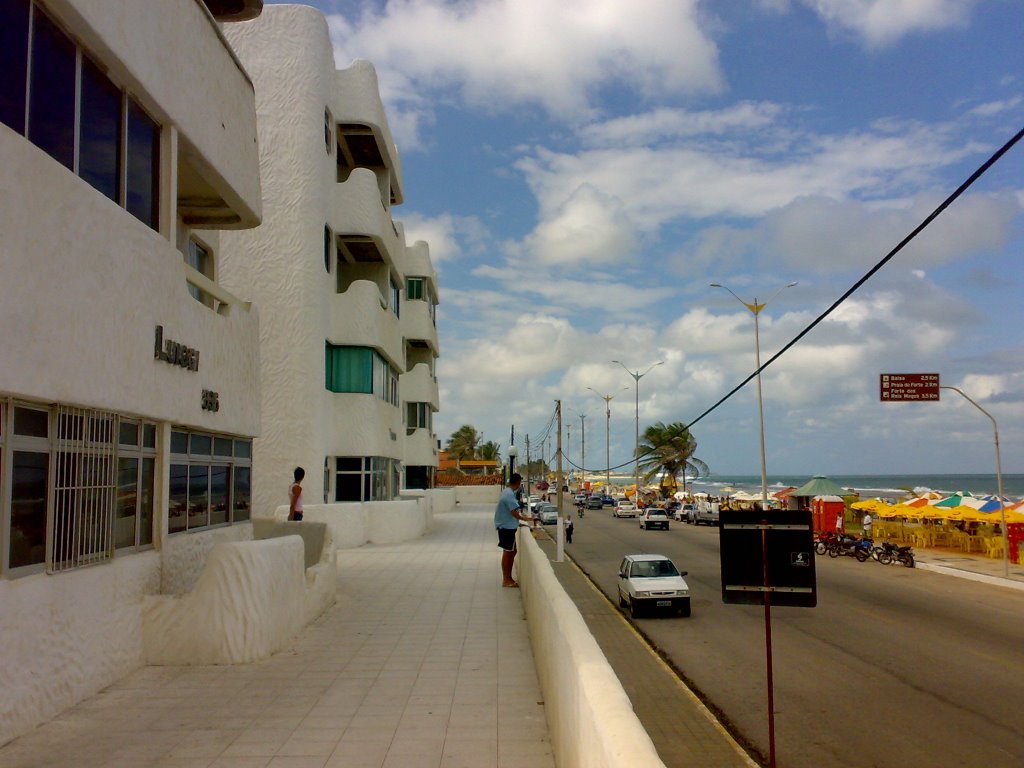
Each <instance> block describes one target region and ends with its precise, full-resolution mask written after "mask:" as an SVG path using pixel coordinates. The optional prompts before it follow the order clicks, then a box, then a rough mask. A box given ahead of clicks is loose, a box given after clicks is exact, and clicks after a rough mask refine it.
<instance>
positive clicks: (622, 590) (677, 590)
mask: <svg viewBox="0 0 1024 768" xmlns="http://www.w3.org/2000/svg"><path fill="white" fill-rule="evenodd" d="M684 576H686V571H683V572H682V573H680V572H679V569H677V568H676V566H675V564H674V563H673V562H672V561H671V560H669V559H668V558H667V557H665V556H664V555H626V556H625V557H624V558H622V563H621V564H620V565H619V584H618V593H619V605H620V606H622V607H623V608H629V614H630V616H633V617H634V618H635V617H636V616H638V615H639V614H640V612H641V611H643V610H644V609H646V608H667V609H669V610H672V611H679V613H680V615H682V616H689V615H690V587H689V585H688V584H687V583H686V579H684V578H683V577H684Z"/></svg>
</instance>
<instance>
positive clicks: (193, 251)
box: [185, 239, 214, 307]
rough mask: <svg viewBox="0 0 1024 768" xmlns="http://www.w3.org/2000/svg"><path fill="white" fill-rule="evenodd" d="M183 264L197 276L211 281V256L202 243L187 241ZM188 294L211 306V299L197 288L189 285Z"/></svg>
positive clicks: (192, 240)
mask: <svg viewBox="0 0 1024 768" xmlns="http://www.w3.org/2000/svg"><path fill="white" fill-rule="evenodd" d="M185 263H186V264H188V265H189V266H190V267H192V269H194V270H196V272H198V273H199V274H201V275H203V276H205V277H208V278H210V279H211V280H213V274H214V272H213V254H212V253H210V249H209V248H207V247H205V246H204V245H203V244H202V243H200V242H198V241H196V240H194V239H190V240H189V241H188V253H187V254H186V256H185ZM188 292H189V293H190V294H192V298H193V299H195V300H196V301H199V302H202V303H203V304H206V305H207V306H209V307H212V306H213V302H214V299H213V297H212V296H210V295H208V294H207V293H206V292H205V291H204V290H202V289H201V288H199V287H198V286H195V285H192V284H191V283H189V285H188Z"/></svg>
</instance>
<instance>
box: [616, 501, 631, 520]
mask: <svg viewBox="0 0 1024 768" xmlns="http://www.w3.org/2000/svg"><path fill="white" fill-rule="evenodd" d="M612 516H613V517H636V507H634V506H633V502H631V501H620V502H618V503H617V504H616V505H615V509H614V510H613V511H612Z"/></svg>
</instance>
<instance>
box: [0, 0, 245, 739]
mask: <svg viewBox="0 0 1024 768" xmlns="http://www.w3.org/2000/svg"><path fill="white" fill-rule="evenodd" d="M261 5H262V3H260V2H258V0H237V1H236V2H231V3H219V4H218V3H215V2H213V0H211V1H210V4H209V7H208V6H207V5H206V4H204V3H202V2H199V1H198V0H162V1H161V2H159V3H138V2H120V3H114V2H99V1H97V0H31V2H30V0H3V2H0V41H2V42H0V73H2V76H0V187H2V200H3V203H2V205H0V328H3V334H2V340H0V575H2V578H0V614H2V616H3V619H2V620H3V624H4V627H5V629H4V633H3V636H4V642H3V643H2V644H0V690H2V691H3V692H4V693H3V697H4V706H3V707H0V743H3V742H5V741H7V740H9V739H10V738H12V737H13V736H15V735H17V734H18V733H20V732H24V731H25V730H27V729H28V728H30V727H32V726H33V725H35V724H36V723H39V722H41V721H43V720H45V719H47V718H49V717H52V716H53V715H55V714H57V713H58V712H60V711H61V710H63V709H64V708H66V707H68V706H70V705H71V704H73V703H75V702H76V701H78V700H80V699H82V698H84V697H86V696H88V695H91V694H93V693H95V692H97V691H98V690H99V689H101V688H102V687H104V686H106V685H109V684H110V683H111V682H113V681H114V680H116V679H117V678H118V677H120V676H121V675H123V674H125V673H126V672H128V671H130V670H131V669H133V668H135V667H137V666H139V665H140V664H141V663H142V659H143V651H142V639H141V626H140V625H141V604H142V598H143V596H144V595H147V594H153V593H156V592H161V591H163V592H177V591H182V590H186V589H188V588H189V587H190V586H191V584H192V583H193V581H194V580H195V578H196V577H197V575H198V573H199V571H200V570H201V569H202V567H203V565H204V563H205V555H206V552H207V551H208V550H209V549H210V548H211V547H212V546H213V545H214V543H216V542H218V541H223V540H233V539H247V538H249V539H251V538H252V526H251V524H250V523H249V517H250V509H251V500H250V490H249V489H250V483H251V481H252V461H251V453H252V444H253V438H254V437H255V436H256V435H257V434H259V430H260V399H259V376H258V363H259V357H258V350H259V348H258V339H259V324H258V320H257V315H256V312H255V310H253V309H251V308H250V305H249V303H248V302H247V301H245V300H243V299H240V298H238V297H237V296H236V295H235V294H233V293H232V292H230V291H228V290H227V289H226V288H225V286H224V284H223V283H222V282H221V280H220V277H221V266H222V265H221V262H220V238H221V236H222V233H223V230H225V229H235V230H243V229H247V228H252V227H255V226H257V225H258V224H259V223H260V220H261V206H262V202H261V191H260V175H259V162H258V148H257V141H256V138H257V137H256V112H255V100H254V92H253V85H252V82H251V81H250V79H249V77H248V75H247V74H246V72H245V70H244V69H243V68H242V66H241V65H240V63H239V62H238V60H237V58H236V56H235V54H234V53H233V52H232V50H231V48H230V47H229V46H228V44H227V42H226V41H225V39H224V37H223V33H222V31H221V25H220V23H219V22H223V21H229V20H231V19H232V18H246V17H251V16H253V15H256V14H258V13H259V10H260V7H261ZM220 6H230V10H229V11H226V12H225V13H224V14H223V15H217V16H215V14H220V12H221V10H222V9H221V7H220ZM211 9H212V13H211ZM230 26H231V25H230V24H228V25H225V27H226V28H227V27H230ZM240 288H241V290H240V295H241V296H243V297H248V294H247V293H246V291H245V286H240Z"/></svg>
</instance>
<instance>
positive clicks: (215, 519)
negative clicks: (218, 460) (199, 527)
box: [210, 464, 228, 525]
mask: <svg viewBox="0 0 1024 768" xmlns="http://www.w3.org/2000/svg"><path fill="white" fill-rule="evenodd" d="M226 522H228V467H227V465H223V464H222V465H217V466H213V467H210V525H221V524H223V523H226Z"/></svg>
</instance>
